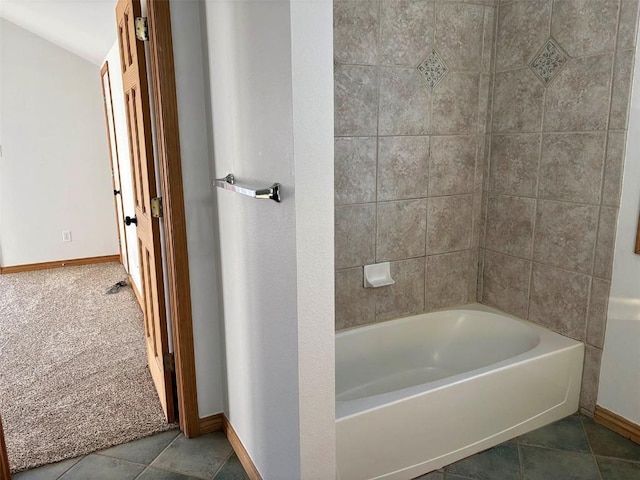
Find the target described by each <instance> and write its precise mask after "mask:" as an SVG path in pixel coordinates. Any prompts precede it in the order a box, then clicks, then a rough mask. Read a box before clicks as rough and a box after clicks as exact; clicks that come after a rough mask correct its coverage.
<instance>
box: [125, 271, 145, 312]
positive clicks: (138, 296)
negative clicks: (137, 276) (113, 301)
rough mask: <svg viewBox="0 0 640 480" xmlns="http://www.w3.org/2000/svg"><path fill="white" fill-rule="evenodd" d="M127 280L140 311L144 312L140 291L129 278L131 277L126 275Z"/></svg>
mask: <svg viewBox="0 0 640 480" xmlns="http://www.w3.org/2000/svg"><path fill="white" fill-rule="evenodd" d="M127 278H128V279H129V285H131V290H133V293H134V294H135V296H136V298H137V299H138V303H139V304H140V308H141V309H142V311H144V300H143V298H142V295H141V294H140V291H139V290H138V287H136V282H134V281H133V278H131V275H127Z"/></svg>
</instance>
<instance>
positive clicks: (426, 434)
mask: <svg viewBox="0 0 640 480" xmlns="http://www.w3.org/2000/svg"><path fill="white" fill-rule="evenodd" d="M583 349H584V347H583V346H582V345H581V344H579V345H578V344H577V345H576V346H575V347H572V348H570V349H566V350H563V351H560V352H555V353H553V354H548V355H546V356H543V357H538V358H533V359H531V360H529V361H527V362H525V363H521V364H516V365H509V366H507V367H503V368H501V369H499V370H495V371H490V372H488V373H485V374H483V375H480V376H477V377H472V378H469V379H467V380H465V381H462V382H458V383H456V384H452V385H449V386H447V387H445V388H442V389H439V390H435V391H427V392H425V393H424V394H421V395H419V396H415V397H412V398H408V399H405V400H402V401H399V402H396V403H393V404H389V405H384V406H382V407H380V408H376V409H373V410H370V411H366V412H363V413H361V414H358V415H354V416H351V417H347V418H344V419H341V420H339V421H338V422H337V453H338V468H339V474H340V479H341V480H364V479H377V478H380V479H383V478H384V479H411V478H415V477H416V476H418V475H421V474H424V473H427V472H429V471H432V470H435V469H438V468H441V467H443V466H445V465H448V464H450V463H453V462H455V461H457V460H460V459H462V458H464V457H466V456H468V455H471V454H474V453H477V452H479V451H481V450H484V449H486V448H489V447H491V446H493V445H497V444H498V443H500V442H503V441H505V440H508V439H510V438H513V437H515V436H518V435H521V434H523V433H525V432H528V431H530V430H533V429H535V428H538V427H541V426H543V425H546V424H548V423H551V422H553V421H555V420H558V419H560V418H563V417H565V416H567V415H570V414H572V413H574V412H576V411H577V409H578V400H579V393H580V381H581V380H580V379H581V372H582V359H583V354H584V353H583Z"/></svg>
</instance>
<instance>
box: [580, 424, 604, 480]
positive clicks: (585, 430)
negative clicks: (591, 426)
mask: <svg viewBox="0 0 640 480" xmlns="http://www.w3.org/2000/svg"><path fill="white" fill-rule="evenodd" d="M580 425H581V426H582V431H583V432H584V436H585V438H586V439H587V445H589V452H591V458H593V461H594V462H595V464H596V470H597V471H598V475H599V476H600V480H603V478H602V473H601V472H600V464H599V463H598V459H597V458H596V455H595V453H593V446H592V445H591V438H590V437H589V433H588V432H587V429H586V427H585V425H584V420H583V419H582V418H580Z"/></svg>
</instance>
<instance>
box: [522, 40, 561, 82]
mask: <svg viewBox="0 0 640 480" xmlns="http://www.w3.org/2000/svg"><path fill="white" fill-rule="evenodd" d="M567 59H568V55H567V54H565V53H564V52H563V50H562V49H561V48H560V47H559V46H558V45H557V44H556V43H555V42H554V41H553V40H551V39H549V40H547V43H545V44H544V47H542V49H541V50H540V51H539V52H538V54H537V55H536V56H535V58H534V59H533V61H532V62H531V63H530V64H529V68H531V70H532V71H533V73H535V74H536V75H537V76H538V78H539V79H540V80H542V83H543V84H545V85H548V84H549V83H550V82H551V80H553V78H554V77H555V76H556V75H557V74H558V72H559V71H560V70H562V67H564V65H565V64H566V63H567Z"/></svg>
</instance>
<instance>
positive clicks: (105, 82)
mask: <svg viewBox="0 0 640 480" xmlns="http://www.w3.org/2000/svg"><path fill="white" fill-rule="evenodd" d="M100 75H101V79H102V98H103V99H104V117H105V121H106V123H107V142H108V144H109V160H110V162H111V184H112V186H113V192H114V193H113V195H114V202H115V209H116V222H117V228H118V242H119V244H120V262H121V263H122V265H123V266H124V269H125V270H126V271H127V273H129V256H128V254H127V230H126V229H125V226H124V205H123V202H122V181H121V179H120V158H119V156H118V140H117V138H116V129H115V125H114V123H113V122H114V120H113V118H114V116H113V102H112V99H111V77H110V74H109V62H105V64H104V66H103V67H102V69H101V70H100ZM116 191H117V192H120V193H118V194H116Z"/></svg>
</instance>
